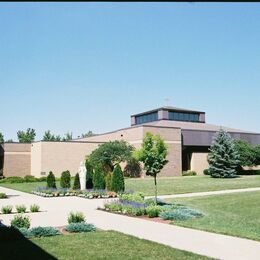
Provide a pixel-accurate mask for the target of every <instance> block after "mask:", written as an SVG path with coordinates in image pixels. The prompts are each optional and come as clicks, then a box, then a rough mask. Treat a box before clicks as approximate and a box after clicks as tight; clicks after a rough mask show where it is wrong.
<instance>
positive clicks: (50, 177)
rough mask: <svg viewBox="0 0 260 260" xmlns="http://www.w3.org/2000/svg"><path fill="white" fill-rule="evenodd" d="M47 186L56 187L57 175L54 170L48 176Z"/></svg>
mask: <svg viewBox="0 0 260 260" xmlns="http://www.w3.org/2000/svg"><path fill="white" fill-rule="evenodd" d="M47 187H48V188H54V189H56V182H55V176H54V174H53V172H52V171H50V172H49V174H48V176H47Z"/></svg>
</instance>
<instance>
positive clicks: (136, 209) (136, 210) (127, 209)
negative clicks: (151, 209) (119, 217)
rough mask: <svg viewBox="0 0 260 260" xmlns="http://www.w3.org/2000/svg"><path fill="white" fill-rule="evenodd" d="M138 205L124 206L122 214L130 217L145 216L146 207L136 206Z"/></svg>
mask: <svg viewBox="0 0 260 260" xmlns="http://www.w3.org/2000/svg"><path fill="white" fill-rule="evenodd" d="M134 204H136V203H131V204H126V205H124V204H122V210H121V212H122V213H124V214H127V215H130V216H142V215H145V213H146V211H145V207H142V206H139V205H138V206H136V205H134Z"/></svg>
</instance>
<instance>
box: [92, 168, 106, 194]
mask: <svg viewBox="0 0 260 260" xmlns="http://www.w3.org/2000/svg"><path fill="white" fill-rule="evenodd" d="M105 185H106V184H105V177H104V172H103V170H102V165H101V164H98V165H97V167H96V169H95V172H94V174H93V188H94V189H105Z"/></svg>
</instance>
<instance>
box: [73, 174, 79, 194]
mask: <svg viewBox="0 0 260 260" xmlns="http://www.w3.org/2000/svg"><path fill="white" fill-rule="evenodd" d="M79 189H80V181H79V174H78V173H76V175H75V178H74V184H73V190H79Z"/></svg>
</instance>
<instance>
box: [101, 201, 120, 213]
mask: <svg viewBox="0 0 260 260" xmlns="http://www.w3.org/2000/svg"><path fill="white" fill-rule="evenodd" d="M104 207H105V209H109V210H111V211H114V212H120V211H122V204H120V203H118V202H115V203H108V204H105V205H104Z"/></svg>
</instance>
